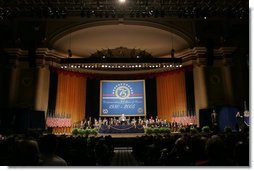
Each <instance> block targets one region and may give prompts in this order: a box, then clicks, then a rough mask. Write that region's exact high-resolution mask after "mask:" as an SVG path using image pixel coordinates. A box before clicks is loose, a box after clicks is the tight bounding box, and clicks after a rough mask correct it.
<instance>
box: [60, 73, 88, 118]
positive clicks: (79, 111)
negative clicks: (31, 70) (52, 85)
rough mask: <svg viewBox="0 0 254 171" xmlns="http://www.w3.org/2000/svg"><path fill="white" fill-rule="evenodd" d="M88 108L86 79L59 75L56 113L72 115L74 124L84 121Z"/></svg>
mask: <svg viewBox="0 0 254 171" xmlns="http://www.w3.org/2000/svg"><path fill="white" fill-rule="evenodd" d="M85 106H86V78H84V77H81V76H79V75H77V74H76V75H75V74H67V73H58V85H57V98H56V109H55V112H56V113H57V114H60V115H65V116H66V115H70V117H71V121H72V123H75V122H77V121H80V120H83V119H84V117H85Z"/></svg>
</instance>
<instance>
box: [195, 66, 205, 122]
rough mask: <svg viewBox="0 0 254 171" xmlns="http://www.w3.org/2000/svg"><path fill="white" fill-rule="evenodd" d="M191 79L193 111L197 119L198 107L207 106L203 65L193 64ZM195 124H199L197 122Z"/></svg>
mask: <svg viewBox="0 0 254 171" xmlns="http://www.w3.org/2000/svg"><path fill="white" fill-rule="evenodd" d="M193 79H194V94H195V111H196V116H197V120H198V121H199V109H203V108H207V107H208V101H207V92H206V81H205V70H204V66H202V65H194V67H193ZM197 124H198V126H199V122H198V123H197Z"/></svg>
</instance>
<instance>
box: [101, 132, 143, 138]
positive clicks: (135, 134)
mask: <svg viewBox="0 0 254 171" xmlns="http://www.w3.org/2000/svg"><path fill="white" fill-rule="evenodd" d="M109 135H110V136H111V137H112V138H136V137H141V136H144V135H146V133H119V134H100V133H99V134H98V135H97V136H98V137H100V136H103V137H105V136H109Z"/></svg>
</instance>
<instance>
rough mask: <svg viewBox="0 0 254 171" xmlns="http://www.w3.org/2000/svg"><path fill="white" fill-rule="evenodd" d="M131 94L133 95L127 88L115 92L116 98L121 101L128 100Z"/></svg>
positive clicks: (123, 87)
mask: <svg viewBox="0 0 254 171" xmlns="http://www.w3.org/2000/svg"><path fill="white" fill-rule="evenodd" d="M130 94H131V90H130V88H129V87H127V86H119V87H117V88H116V90H115V95H116V97H118V98H120V99H126V98H128V97H129V96H130Z"/></svg>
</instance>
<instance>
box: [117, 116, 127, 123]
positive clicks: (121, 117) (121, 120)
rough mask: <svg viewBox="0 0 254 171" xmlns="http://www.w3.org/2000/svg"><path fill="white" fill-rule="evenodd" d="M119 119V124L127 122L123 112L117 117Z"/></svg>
mask: <svg viewBox="0 0 254 171" xmlns="http://www.w3.org/2000/svg"><path fill="white" fill-rule="evenodd" d="M119 121H120V123H121V125H123V124H126V123H127V120H126V117H125V116H124V114H122V115H121V116H120V117H119Z"/></svg>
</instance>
